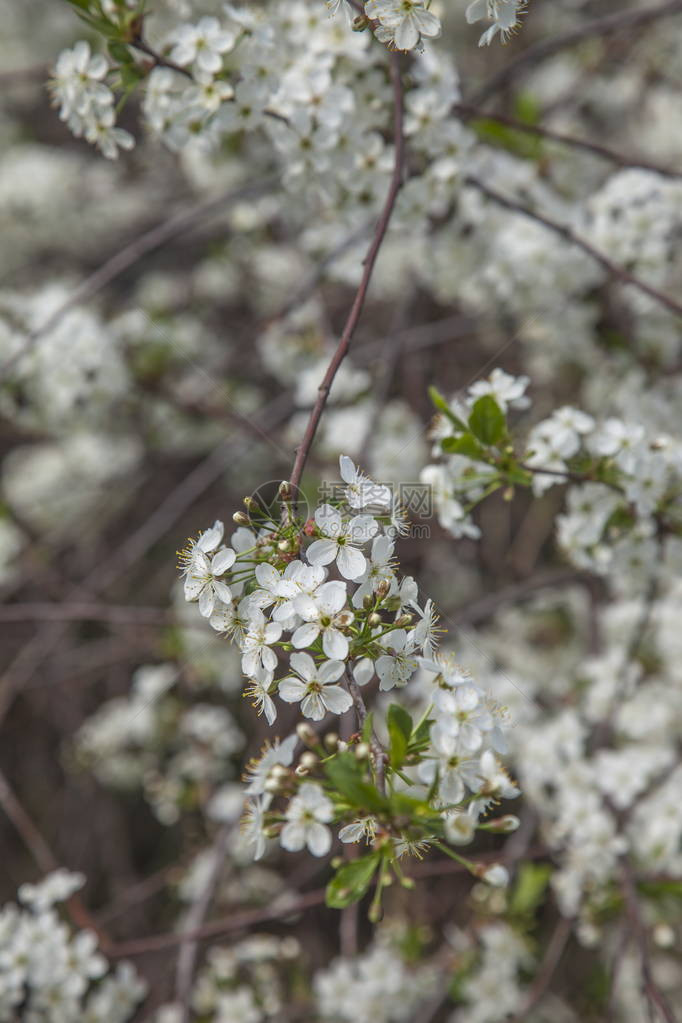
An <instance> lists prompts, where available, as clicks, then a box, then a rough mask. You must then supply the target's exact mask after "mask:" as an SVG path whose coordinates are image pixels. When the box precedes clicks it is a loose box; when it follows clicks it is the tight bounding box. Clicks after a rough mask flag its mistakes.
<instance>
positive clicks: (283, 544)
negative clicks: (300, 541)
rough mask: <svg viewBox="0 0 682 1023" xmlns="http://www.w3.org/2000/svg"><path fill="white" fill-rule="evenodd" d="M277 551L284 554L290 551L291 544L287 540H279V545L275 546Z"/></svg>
mask: <svg viewBox="0 0 682 1023" xmlns="http://www.w3.org/2000/svg"><path fill="white" fill-rule="evenodd" d="M277 550H278V551H282V553H283V554H284V553H285V552H286V551H290V550H291V544H290V543H289V541H288V540H280V541H279V543H278V544H277Z"/></svg>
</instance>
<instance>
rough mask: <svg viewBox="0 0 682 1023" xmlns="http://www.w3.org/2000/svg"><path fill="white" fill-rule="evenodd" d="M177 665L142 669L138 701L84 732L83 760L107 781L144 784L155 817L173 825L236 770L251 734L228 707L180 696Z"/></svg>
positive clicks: (115, 706)
mask: <svg viewBox="0 0 682 1023" xmlns="http://www.w3.org/2000/svg"><path fill="white" fill-rule="evenodd" d="M177 674H178V673H177V669H176V667H175V666H174V665H172V664H158V665H148V666H145V667H142V668H138V670H137V671H136V672H135V675H134V677H133V683H132V689H131V693H130V696H126V697H118V698H116V699H114V700H109V701H107V702H106V703H104V704H103V705H102V706H101V707H100V708H99V710H97V711H96V713H95V714H94V715H93V716H92V717H90V718H88V720H87V721H86V722H85V724H84V725H83V726H82V727H81V729H80V731H79V733H78V735H77V748H78V753H79V756H80V758H81V761H82V763H83V764H84V765H85V766H87V767H89V768H90V769H91V770H92V772H93V774H94V775H95V776H96V777H97V778H98V779H99V781H101V782H102V783H103V784H107V785H111V786H113V787H115V788H122V789H130V788H137V787H138V786H142V788H143V791H144V794H145V796H146V798H147V799H148V801H149V803H150V804H151V806H152V808H153V810H154V813H155V814H156V816H157V817H158V819H159V820H160V821H161V822H162V823H164V824H173V823H175V822H176V821H177V820H178V819H179V817H180V812H181V808H183V807H184V808H187V807H188V806H189V805H192V804H195V803H196V804H197V805H200V806H202V807H203V805H204V803H205V802H206V801H207V799H208V798H209V794H210V793H212V792H213V791H215V790H216V788H217V787H218V785H220V784H221V783H223V782H224V781H225V780H226V779H227V778H229V776H230V774H232V773H233V772H234V766H233V764H232V760H233V758H234V756H235V754H237V753H239V752H240V751H241V749H242V748H243V745H244V737H243V735H242V733H241V732H240V730H239V728H238V727H237V725H236V723H235V721H234V718H233V716H232V714H231V713H230V711H229V710H228V709H227V708H226V707H221V706H219V705H217V704H215V703H208V702H205V701H201V700H197V701H193V702H188V701H186V700H183V699H182V696H181V694H180V693H178V692H177V686H176V683H177Z"/></svg>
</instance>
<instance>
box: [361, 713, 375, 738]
mask: <svg viewBox="0 0 682 1023" xmlns="http://www.w3.org/2000/svg"><path fill="white" fill-rule="evenodd" d="M373 725H374V711H373V710H370V712H369V714H368V715H367V717H366V718H365V723H364V725H363V726H362V741H363V742H371V741H372V732H373V730H374V729H373Z"/></svg>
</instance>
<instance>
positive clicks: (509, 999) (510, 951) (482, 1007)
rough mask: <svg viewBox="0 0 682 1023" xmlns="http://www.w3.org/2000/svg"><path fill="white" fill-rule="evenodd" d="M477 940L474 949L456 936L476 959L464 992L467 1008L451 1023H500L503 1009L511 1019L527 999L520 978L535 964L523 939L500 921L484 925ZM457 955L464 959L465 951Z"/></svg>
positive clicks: (456, 1015)
mask: <svg viewBox="0 0 682 1023" xmlns="http://www.w3.org/2000/svg"><path fill="white" fill-rule="evenodd" d="M476 937H477V939H478V941H477V945H476V946H473V943H471V942H469V941H467V939H466V938H465V936H463V935H462V936H459V935H458V936H457V938H459V939H460V940H459V941H457V942H456V945H460V946H461V945H465V948H466V951H467V952H468V953H469V954H470V955H472V954H473V955H474V956H475V959H474V963H473V964H472V966H470V967H469V969H468V971H467V976H466V979H465V980H464V981H463V983H462V988H461V993H462V998H463V999H464V1000H465V1001H466V1008H462V1009H459V1010H457V1012H454V1013H453V1014H452V1015H451V1016H450V1017H449V1023H498V1020H499V1019H500V1010H501V1008H502V1007H503V1008H502V1011H503V1012H504V1013H505V1014H506V1015H511V1014H512V1013H515V1012H518V1011H519V1010H520V1009H521V1008H522V1006H523V1004H524V999H525V998H526V997H527V996H526V995H525V993H524V992H523V990H522V988H521V986H520V984H519V977H518V974H519V971H520V970H521V969H523V968H524V967H525V968H528V967H529V966H530V965H531V964H532V956H531V955H530V951H529V948H528V945H527V944H526V943H525V942H524V940H523V938H522V937H521V935H520V934H519V933H518V932H517V931H515V930H514V929H513V928H511V927H509V926H508V924H505V923H503V922H502V921H498V922H494V923H488V924H485V925H484V926H483V927H481V928H480V930H479V931H478V934H477V936H476ZM462 939H463V940H462ZM458 951H459V952H460V955H461V954H462V951H464V950H463V949H462V948H459V949H458Z"/></svg>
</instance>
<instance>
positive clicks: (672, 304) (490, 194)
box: [464, 175, 682, 475]
mask: <svg viewBox="0 0 682 1023" xmlns="http://www.w3.org/2000/svg"><path fill="white" fill-rule="evenodd" d="M464 180H465V183H466V184H467V185H469V186H471V187H472V188H475V189H476V190H477V191H479V192H480V193H481V195H485V196H486V197H487V198H488V199H490V200H491V202H494V203H497V205H498V206H503V207H504V208H505V209H507V210H510V211H511V212H512V213H518V214H520V215H521V216H524V217H528V218H529V220H534V221H535V222H536V223H538V224H542V225H543V226H544V227H546V228H547V229H548V230H550V231H553V232H554V234H557V235H559V236H560V237H561V238H563V239H564V241H566V242H568V243H569V244H570V245H575V246H576V248H579V249H582V251H583V252H585V253H587V255H588V256H590V257H591V258H592V259H593V260H594V261H595V262H596V263H599V265H600V266H601V267H603V268H604V270H606V272H607V273H608V274H609V275H610V276H611V277H614V278H615V279H616V280H618V281H621V282H622V283H623V284H631V285H632V286H633V287H634V288H637V290H638V291H641V292H642V293H643V294H645V295H648V296H649V298H653V299H654V301H656V302H658V303H659V305H662V306H664V307H665V308H666V309H669V310H670V312H672V313H675V314H676V315H677V316H682V304H680V303H679V302H677V301H676V300H675V299H674V298H671V297H670V295H666V294H665V293H664V292H662V291H659V290H658V288H654V287H653V285H651V284H647V283H646V281H643V280H642V279H641V277H637V276H635V274H632V273H630V271H629V270H626V269H625V267H624V266H619V265H618V264H617V263H614V262H612V261H611V260H610V259H609V258H608V256H605V255H604V253H603V252H600V250H599V249H596V248H595V247H594V245H592V244H591V243H590V242H588V241H586V239H585V238H581V237H580V236H579V235H577V234H575V232H574V231H573V230H572V229H571V228H570V227H569V226H568V225H567V224H560V223H559V222H558V221H556V220H551V219H550V218H549V217H546V216H545V215H544V214H543V213H537V212H536V211H535V210H532V209H530V208H529V207H528V206H523V205H522V204H521V203H518V202H516V200H515V199H510V198H508V197H507V196H505V195H502V194H501V193H500V192H496V191H495V189H493V188H490V187H489V186H488V185H486V184H484V183H483V182H482V181H479V180H478V178H473V177H471V176H470V175H467V176H466V177H465V179H464ZM538 471H539V470H538ZM548 472H549V470H548ZM562 475H567V474H566V473H563V474H562Z"/></svg>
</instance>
